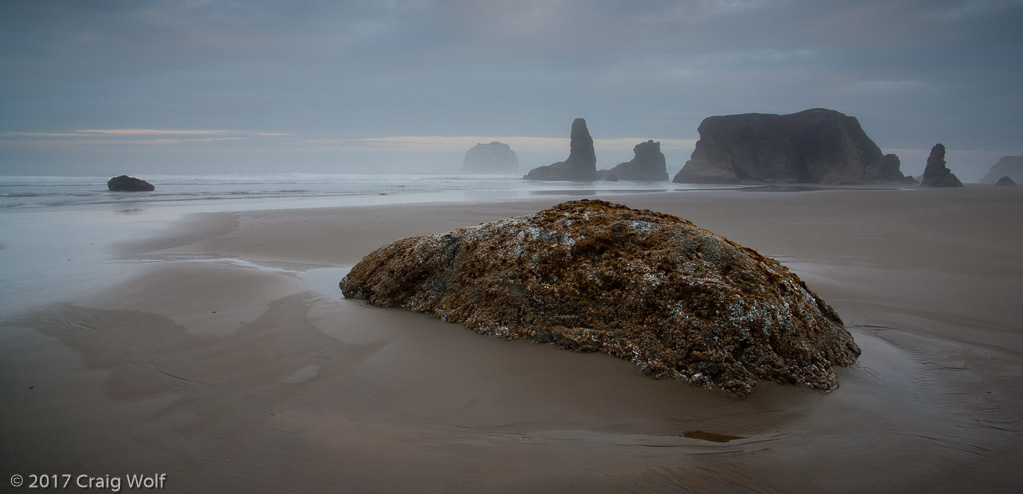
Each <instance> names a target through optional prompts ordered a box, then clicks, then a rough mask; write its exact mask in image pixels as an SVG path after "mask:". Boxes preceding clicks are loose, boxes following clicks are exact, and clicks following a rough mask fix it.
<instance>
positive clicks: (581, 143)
mask: <svg viewBox="0 0 1023 494" xmlns="http://www.w3.org/2000/svg"><path fill="white" fill-rule="evenodd" d="M522 178H524V179H526V180H572V181H579V182H587V181H592V180H596V179H597V178H598V177H597V154H596V153H595V152H594V151H593V138H592V137H590V131H589V130H587V129H586V120H583V119H581V118H577V119H575V121H573V122H572V140H571V144H570V151H569V154H568V159H567V160H565V161H560V162H558V163H554V164H550V165H547V166H541V167H537V168H533V169H532V170H530V171H529V173H527V174H526V175H525V176H524V177H522Z"/></svg>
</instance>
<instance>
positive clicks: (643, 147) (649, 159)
mask: <svg viewBox="0 0 1023 494" xmlns="http://www.w3.org/2000/svg"><path fill="white" fill-rule="evenodd" d="M632 152H633V153H635V157H633V158H632V161H627V162H625V163H620V164H618V166H616V167H614V168H612V169H611V170H610V171H608V172H606V176H607V177H614V178H613V179H612V180H614V179H617V180H636V181H644V182H665V181H667V180H668V167H667V163H666V162H665V160H664V153H661V143H660V142H654V141H652V140H650V141H646V142H641V143H639V144H636V147H634V148H632ZM601 173H605V172H604V171H603V170H601Z"/></svg>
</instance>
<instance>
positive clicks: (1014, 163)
mask: <svg viewBox="0 0 1023 494" xmlns="http://www.w3.org/2000/svg"><path fill="white" fill-rule="evenodd" d="M1002 177H1009V178H1011V179H1012V180H1013V181H1014V182H1016V183H1019V182H1023V156H1002V157H1001V159H999V160H998V163H995V164H993V165H991V169H990V170H988V172H987V175H984V178H982V179H980V183H982V184H993V183H995V182H997V181H998V180H999V179H1000V178H1002Z"/></svg>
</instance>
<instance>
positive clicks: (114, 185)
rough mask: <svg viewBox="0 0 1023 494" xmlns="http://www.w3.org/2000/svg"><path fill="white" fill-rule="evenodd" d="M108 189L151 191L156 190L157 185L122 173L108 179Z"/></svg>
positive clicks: (116, 190) (117, 190) (115, 190)
mask: <svg viewBox="0 0 1023 494" xmlns="http://www.w3.org/2000/svg"><path fill="white" fill-rule="evenodd" d="M107 189H109V190H112V191H114V192H149V191H153V190H156V187H155V186H153V184H151V183H149V182H146V181H145V180H142V179H138V178H135V177H129V176H127V175H121V176H119V177H114V178H111V179H110V180H108V181H107Z"/></svg>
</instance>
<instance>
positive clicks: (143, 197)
mask: <svg viewBox="0 0 1023 494" xmlns="http://www.w3.org/2000/svg"><path fill="white" fill-rule="evenodd" d="M139 178H143V179H145V180H147V181H148V182H150V183H152V184H154V185H155V186H156V190H155V191H153V192H110V191H108V190H107V187H106V182H107V180H108V179H109V177H26V176H6V177H5V176H0V210H10V209H30V208H51V209H52V208H58V209H62V210H67V209H90V208H91V209H106V210H110V211H125V210H133V209H153V208H165V207H174V208H176V209H177V210H180V211H239V210H254V209H281V208H307V207H341V206H357V205H374V204H395V203H410V202H473V201H493V200H502V199H504V200H513V199H517V198H525V197H529V196H531V195H536V194H559V193H564V194H566V195H580V194H587V193H592V194H596V193H614V192H639V191H665V190H685V189H690V188H694V187H693V186H691V185H685V184H674V183H671V182H657V183H646V182H602V181H598V182H579V183H576V182H539V181H528V180H522V179H521V178H520V177H518V176H486V175H476V176H473V175H354V174H353V175H324V174H302V173H288V174H271V175H162V176H161V175H153V176H140V177H139ZM700 188H706V187H702V186H701V187H700Z"/></svg>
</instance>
